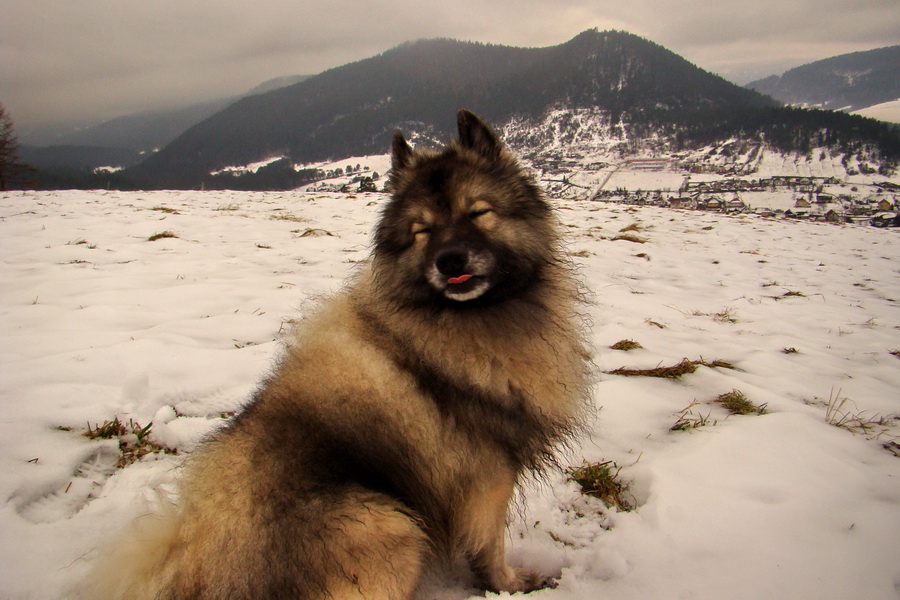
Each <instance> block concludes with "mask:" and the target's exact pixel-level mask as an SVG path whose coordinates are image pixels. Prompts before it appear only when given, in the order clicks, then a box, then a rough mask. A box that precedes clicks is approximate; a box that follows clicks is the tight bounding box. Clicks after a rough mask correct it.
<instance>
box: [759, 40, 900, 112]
mask: <svg viewBox="0 0 900 600" xmlns="http://www.w3.org/2000/svg"><path fill="white" fill-rule="evenodd" d="M747 87H748V88H751V89H754V90H756V91H758V92H761V93H763V94H768V95H770V96H772V97H773V98H776V99H778V100H780V101H782V102H785V103H787V104H794V105H803V106H815V107H821V108H824V109H829V110H846V111H848V112H849V111H854V110H860V109H863V108H867V107H869V106H874V105H876V104H881V103H883V102H890V101H892V100H897V99H898V98H900V46H889V47H886V48H877V49H875V50H868V51H864V52H853V53H850V54H842V55H840V56H835V57H832V58H827V59H825V60H820V61H816V62H813V63H810V64H807V65H802V66H800V67H796V68H794V69H791V70H789V71H786V72H785V73H784V74H783V75H781V76H778V75H772V76H771V77H766V78H765V79H760V80H757V81H753V82H751V83H748V84H747Z"/></svg>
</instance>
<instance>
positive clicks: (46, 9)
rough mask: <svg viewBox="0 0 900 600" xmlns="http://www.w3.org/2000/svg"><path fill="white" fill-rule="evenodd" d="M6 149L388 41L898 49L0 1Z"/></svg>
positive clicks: (725, 28) (569, 4)
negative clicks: (69, 126) (40, 134)
mask: <svg viewBox="0 0 900 600" xmlns="http://www.w3.org/2000/svg"><path fill="white" fill-rule="evenodd" d="M0 15H2V17H0V103H2V104H4V105H5V106H6V108H7V111H8V112H9V113H10V114H11V116H12V118H13V120H14V121H15V123H16V126H17V129H18V131H19V132H20V135H21V134H22V133H24V132H27V131H28V130H29V129H30V128H33V127H37V126H41V125H44V124H47V123H51V122H66V123H77V124H88V123H91V122H99V121H103V120H107V119H110V118H113V117H116V116H121V115H126V114H130V113H133V112H138V111H142V110H147V109H151V108H160V107H168V106H173V105H179V104H188V103H193V102H198V101H203V100H210V99H214V98H218V97H223V96H229V95H233V94H238V93H242V92H245V91H247V90H249V89H251V88H253V87H255V86H256V85H257V84H259V83H261V82H263V81H265V80H267V79H272V78H274V77H279V76H283V75H299V74H315V73H318V72H321V71H323V70H325V69H328V68H330V67H335V66H339V65H342V64H345V63H347V62H350V61H354V60H359V59H363V58H366V57H369V56H372V55H374V54H378V53H380V52H383V51H385V50H387V49H389V48H391V47H393V46H396V45H397V44H399V43H402V42H404V41H408V40H413V39H421V38H431V37H450V38H456V39H461V40H473V41H480V42H490V43H496V44H506V45H514V46H550V45H556V44H560V43H562V42H565V41H567V40H569V39H571V38H572V37H574V36H575V35H577V34H578V33H580V32H581V31H584V30H585V29H589V28H593V27H596V28H599V29H601V30H603V29H620V30H625V31H630V32H632V33H636V34H638V35H641V36H643V37H646V38H648V39H650V40H652V41H654V42H656V43H658V44H661V45H663V46H665V47H667V48H669V49H671V50H673V51H675V52H677V53H678V54H681V55H682V56H684V57H685V58H687V59H688V60H690V61H691V62H693V63H695V64H697V65H699V66H701V67H703V68H704V69H707V70H709V71H713V72H717V73H720V74H723V75H726V76H729V77H730V78H732V79H735V80H739V81H740V82H741V83H744V82H746V81H748V80H749V79H748V76H747V74H748V73H750V74H752V75H753V76H755V77H761V76H765V75H770V74H780V73H781V72H783V71H784V70H785V69H787V68H789V67H791V66H796V65H800V64H804V63H807V62H812V61H814V60H819V59H822V58H828V57H830V56H834V55H837V54H843V53H847V52H855V51H859V50H869V49H872V48H879V47H882V46H891V45H895V44H900V0H853V1H850V0H751V1H747V0H518V1H514V0H417V1H415V2H409V1H401V0H366V1H362V0H329V1H328V2H322V1H315V0H252V1H251V0H0Z"/></svg>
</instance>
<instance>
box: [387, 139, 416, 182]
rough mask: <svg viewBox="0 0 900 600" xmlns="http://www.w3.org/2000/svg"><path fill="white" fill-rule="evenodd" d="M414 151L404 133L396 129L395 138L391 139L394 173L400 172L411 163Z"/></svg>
mask: <svg viewBox="0 0 900 600" xmlns="http://www.w3.org/2000/svg"><path fill="white" fill-rule="evenodd" d="M412 153H413V151H412V148H411V147H410V146H409V144H408V143H407V142H406V138H404V137H403V134H402V133H400V132H399V131H395V132H394V139H393V140H392V141H391V168H392V169H393V171H394V173H399V172H400V171H402V170H403V169H405V168H406V167H407V166H408V165H409V159H410V158H412Z"/></svg>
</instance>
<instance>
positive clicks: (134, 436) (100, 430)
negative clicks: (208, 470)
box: [82, 417, 178, 469]
mask: <svg viewBox="0 0 900 600" xmlns="http://www.w3.org/2000/svg"><path fill="white" fill-rule="evenodd" d="M152 427H153V423H148V424H147V426H146V427H141V425H140V424H139V423H137V422H135V421H134V420H132V419H128V422H127V423H126V422H125V421H121V420H119V417H115V418H114V419H113V420H112V421H104V422H103V423H102V424H97V423H95V424H94V426H93V427H91V424H90V423H88V424H87V431H85V432H84V433H83V434H82V435H83V436H84V437H87V438H90V439H92V440H97V439H101V440H112V439H117V440H118V442H119V452H121V453H122V456H120V457H119V460H118V461H117V462H116V467H117V468H119V469H121V468H124V467H127V466H128V465H130V464H131V463H133V462H135V461H137V460H140V459H141V458H143V457H144V456H147V455H148V454H158V453H160V452H162V453H165V454H178V450H175V449H173V448H166V447H165V446H161V445H159V444H157V443H156V442H153V441H151V440H150V437H149V436H150V429H151V428H152Z"/></svg>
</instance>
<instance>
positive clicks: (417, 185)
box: [375, 110, 557, 306]
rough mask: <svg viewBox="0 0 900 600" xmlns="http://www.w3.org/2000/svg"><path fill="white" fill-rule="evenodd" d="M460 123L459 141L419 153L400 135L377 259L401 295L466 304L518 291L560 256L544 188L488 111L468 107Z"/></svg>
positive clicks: (422, 300)
mask: <svg viewBox="0 0 900 600" xmlns="http://www.w3.org/2000/svg"><path fill="white" fill-rule="evenodd" d="M457 123H458V126H459V141H458V142H455V143H453V144H451V145H450V146H448V147H447V148H445V149H444V150H443V151H441V152H424V151H414V150H413V149H412V148H411V147H410V146H409V144H408V143H407V142H406V140H405V139H404V137H403V135H402V134H400V133H399V132H398V133H395V134H394V140H393V146H392V170H391V176H390V188H391V191H392V198H391V200H390V202H389V203H388V204H387V206H386V207H385V209H384V211H383V213H382V215H381V220H380V222H379V224H378V226H377V229H376V233H375V264H376V271H377V274H378V277H379V280H380V282H381V283H382V284H383V285H385V286H389V287H390V288H392V289H390V290H388V291H389V293H391V295H392V296H393V297H394V298H396V299H398V300H402V301H405V302H409V303H414V304H424V303H435V302H437V303H438V304H449V305H456V306H463V305H481V304H484V303H492V302H500V301H503V300H505V299H508V298H510V297H515V296H521V295H522V294H523V293H525V291H526V290H528V289H530V288H532V287H533V286H534V285H535V284H537V283H539V282H540V281H541V278H542V271H543V268H544V267H545V266H546V262H547V261H548V260H550V259H551V257H552V256H553V255H554V252H555V248H556V241H557V240H556V229H555V226H554V218H553V215H552V211H551V209H550V207H549V205H548V204H547V202H546V201H545V200H544V198H543V195H542V194H541V192H540V190H539V189H538V188H537V187H536V186H535V184H534V183H533V182H532V180H531V179H530V178H529V177H528V176H526V175H525V174H524V172H523V171H522V169H521V167H520V166H519V165H518V164H517V163H516V161H515V160H514V159H513V158H512V157H510V156H509V154H508V153H507V152H506V150H505V149H504V148H503V147H502V145H501V144H500V141H499V140H498V138H497V136H496V135H495V134H494V132H493V131H492V130H491V129H490V127H488V126H487V125H486V124H485V123H484V122H483V121H481V119H479V118H478V117H477V116H475V115H474V114H472V113H471V112H468V111H465V110H461V111H460V112H459V113H458V115H457ZM448 301H449V302H448Z"/></svg>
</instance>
